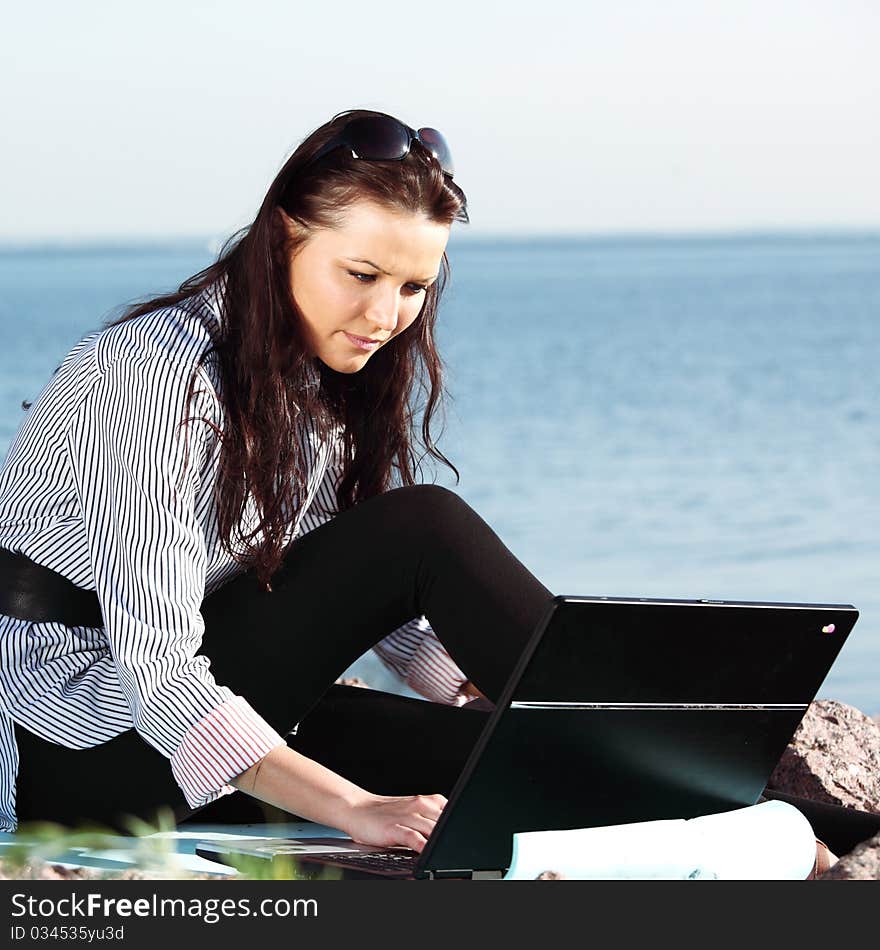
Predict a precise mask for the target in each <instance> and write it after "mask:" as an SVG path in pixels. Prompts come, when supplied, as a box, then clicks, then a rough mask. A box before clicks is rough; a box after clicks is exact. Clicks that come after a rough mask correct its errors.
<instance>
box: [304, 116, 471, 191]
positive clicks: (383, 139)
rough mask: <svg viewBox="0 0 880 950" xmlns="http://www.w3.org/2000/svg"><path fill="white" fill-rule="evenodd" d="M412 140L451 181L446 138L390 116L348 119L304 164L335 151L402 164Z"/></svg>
mask: <svg viewBox="0 0 880 950" xmlns="http://www.w3.org/2000/svg"><path fill="white" fill-rule="evenodd" d="M413 141H417V142H419V143H421V145H422V146H423V147H424V148H426V149H427V150H428V151H429V152H430V153H431V155H433V156H434V158H435V159H436V160H437V162H438V163H439V165H440V167H441V168H442V169H443V171H444V172H445V174H447V175H448V176H449V177H450V178H452V177H453V175H454V174H455V168H454V166H453V164H452V153H451V152H450V150H449V145H448V144H447V142H446V139H445V138H443V136H442V135H441V134H440V133H439V132H438V131H437V130H436V129H427V128H426V129H418V131H417V130H416V129H412V128H410V127H409V126H408V125H404V123H403V122H401V121H400V120H398V119H395V118H393V117H392V116H364V117H362V118H359V119H351V120H350V121H349V122H347V123H346V124H345V125H344V126H343V127H342V129H340V131H339V132H337V133H336V135H334V136H333V138H332V139H330V141H329V142H327V144H326V145H324V146H323V148H321V149H319V151H318V153H317V154H316V155H315V156H314V158H312V159H311V161H310V162H308V163H307V164H311V163H312V162H317V161H318V160H319V159H321V158H323V157H324V156H325V155H327V154H328V153H329V152H332V151H333V150H334V149H337V148H342V147H343V146H344V147H345V148H348V149H350V150H351V153H352V157H353V158H362V159H366V160H367V161H372V162H376V161H380V162H390V161H401V160H402V159H404V158H406V156H407V155H409V151H410V148H411V146H412V143H413Z"/></svg>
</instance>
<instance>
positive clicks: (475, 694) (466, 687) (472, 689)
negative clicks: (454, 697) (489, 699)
mask: <svg viewBox="0 0 880 950" xmlns="http://www.w3.org/2000/svg"><path fill="white" fill-rule="evenodd" d="M461 691H462V692H463V693H464V694H465V696H470V697H471V699H485V698H486V697H485V695H484V694H483V693H481V692H480V691H479V690H478V689H477V687H476V686H474V684H473V683H472V682H471V681H470V680H468V681H467V682H466V683H462V685H461Z"/></svg>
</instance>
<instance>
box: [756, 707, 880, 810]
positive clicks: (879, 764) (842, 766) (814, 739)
mask: <svg viewBox="0 0 880 950" xmlns="http://www.w3.org/2000/svg"><path fill="white" fill-rule="evenodd" d="M767 788H770V789H773V790H775V791H778V792H785V793H787V794H789V795H797V796H799V797H801V798H809V799H811V800H813V801H817V802H828V803H829V804H832V805H843V806H845V807H849V808H858V809H861V810H862V811H868V812H873V813H876V814H880V724H878V723H877V722H875V721H874V720H873V719H871V717H870V716H866V715H865V714H864V713H863V712H860V711H859V710H858V709H855V708H854V707H853V706H847V705H846V704H845V703H839V702H837V701H836V700H832V699H825V700H819V701H818V702H814V703H812V704H811V705H810V708H809V709H808V710H807V713H806V715H805V716H804V718H803V720H802V721H801V724H800V725H799V726H798V728H797V731H796V732H795V734H794V736H792V740H791V742H790V743H789V745H788V748H787V749H786V750H785V752H784V753H783V754H782V758H781V759H780V760H779V762H778V763H777V765H776V768H775V769H774V770H773V774H772V775H771V776H770V779H769V780H768V782H767Z"/></svg>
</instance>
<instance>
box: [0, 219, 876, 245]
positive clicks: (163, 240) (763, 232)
mask: <svg viewBox="0 0 880 950" xmlns="http://www.w3.org/2000/svg"><path fill="white" fill-rule="evenodd" d="M456 223H459V224H461V223H460V222H456ZM463 227H464V228H467V227H468V225H466V224H465V225H463ZM239 230H241V229H239ZM236 233H237V232H236V231H232V232H230V233H229V234H228V235H226V237H223V238H221V237H218V236H217V235H215V234H211V233H210V232H204V233H196V234H170V235H166V236H158V235H151V234H140V235H139V234H126V235H120V234H101V235H83V236H81V237H76V236H43V237H27V238H9V237H3V236H0V251H7V250H13V251H15V250H55V249H57V250H67V249H70V250H74V249H89V248H91V249H96V250H97V249H111V248H113V249H119V250H123V249H136V248H160V247H174V246H178V247H199V246H201V247H205V248H209V247H214V246H216V248H217V250H218V251H219V249H220V247H221V246H222V244H223V243H224V241H225V240H228V238H229V237H232V236H233V235H234V234H236ZM799 237H800V238H816V237H880V224H877V225H863V226H860V225H804V226H755V227H726V228H644V229H621V230H616V231H611V230H596V231H570V230H557V231H552V230H540V231H478V232H477V233H476V234H475V233H473V232H471V231H463V230H462V229H461V228H459V229H456V228H454V227H453V230H452V232H451V234H450V242H452V241H454V240H458V241H462V242H474V243H477V242H487V243H488V242H496V243H497V242H505V241H506V242H511V243H514V242H526V241H554V240H555V241H559V240H565V241H594V242H601V241H639V240H670V241H675V240H712V239H715V240H725V239H726V240H731V239H733V240H735V239H748V238H758V239H760V238H765V239H766V238H799Z"/></svg>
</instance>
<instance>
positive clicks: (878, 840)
mask: <svg viewBox="0 0 880 950" xmlns="http://www.w3.org/2000/svg"><path fill="white" fill-rule="evenodd" d="M817 880H819V881H880V834H877V835H874V837H873V838H868V840H867V841H863V842H862V843H861V844H860V845H856V847H855V848H853V850H852V851H850V852H849V854H845V855H844V856H843V857H842V858H841V859H840V860H839V861H838V862H837V863H836V864H835V865H834V866H833V867H831V868H829V869H828V870H827V871H826V872H825V873H824V874H820V875H819V877H818V878H817Z"/></svg>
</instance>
